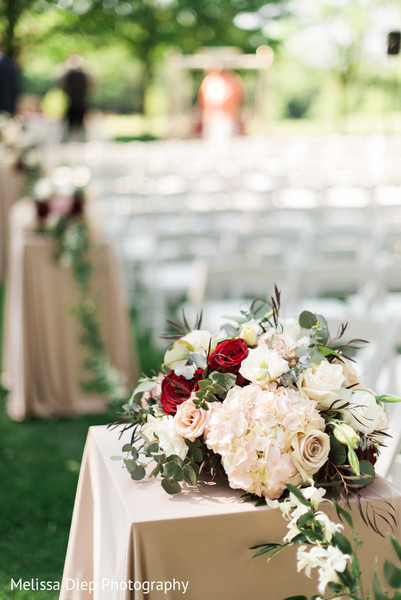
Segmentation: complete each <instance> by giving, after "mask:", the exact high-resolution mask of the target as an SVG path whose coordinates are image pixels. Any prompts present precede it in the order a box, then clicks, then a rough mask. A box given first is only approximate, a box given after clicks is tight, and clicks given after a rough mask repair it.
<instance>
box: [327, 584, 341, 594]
mask: <svg viewBox="0 0 401 600" xmlns="http://www.w3.org/2000/svg"><path fill="white" fill-rule="evenodd" d="M327 587H328V588H329V590H330V592H332V593H333V594H339V593H340V592H342V591H343V586H342V585H341V583H334V581H329V583H328V584H327Z"/></svg>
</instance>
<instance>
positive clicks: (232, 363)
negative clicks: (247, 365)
mask: <svg viewBox="0 0 401 600" xmlns="http://www.w3.org/2000/svg"><path fill="white" fill-rule="evenodd" d="M247 356H248V346H247V343H246V342H245V341H244V340H243V339H242V338H235V339H234V340H225V341H224V342H220V344H217V346H216V348H215V350H214V352H212V353H211V354H210V356H209V360H208V363H209V367H210V370H211V371H219V373H233V374H236V373H238V371H239V369H240V367H241V363H242V361H243V360H244V358H246V357H247ZM241 379H242V380H244V378H243V377H241Z"/></svg>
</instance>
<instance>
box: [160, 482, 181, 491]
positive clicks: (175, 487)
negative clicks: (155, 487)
mask: <svg viewBox="0 0 401 600" xmlns="http://www.w3.org/2000/svg"><path fill="white" fill-rule="evenodd" d="M162 487H163V489H164V491H165V492H167V493H168V494H171V495H173V494H179V493H180V492H181V486H180V484H179V483H177V482H176V481H174V480H173V479H162Z"/></svg>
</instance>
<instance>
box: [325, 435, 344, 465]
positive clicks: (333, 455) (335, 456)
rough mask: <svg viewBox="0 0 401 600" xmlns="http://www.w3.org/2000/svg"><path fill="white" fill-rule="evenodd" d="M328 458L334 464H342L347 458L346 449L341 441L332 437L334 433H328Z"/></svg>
mask: <svg viewBox="0 0 401 600" xmlns="http://www.w3.org/2000/svg"><path fill="white" fill-rule="evenodd" d="M329 458H330V460H331V461H332V462H333V463H334V464H335V465H343V464H344V463H345V461H346V460H347V451H346V448H345V446H344V444H342V443H341V442H339V441H338V440H337V438H335V437H334V435H330V454H329Z"/></svg>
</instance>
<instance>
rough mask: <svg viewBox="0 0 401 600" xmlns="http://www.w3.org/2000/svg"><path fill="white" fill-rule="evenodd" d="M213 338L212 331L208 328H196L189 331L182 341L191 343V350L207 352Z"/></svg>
mask: <svg viewBox="0 0 401 600" xmlns="http://www.w3.org/2000/svg"><path fill="white" fill-rule="evenodd" d="M211 339H212V334H211V333H210V331H207V330H206V329H194V330H193V331H190V332H189V333H187V335H184V337H182V338H181V340H180V341H182V342H186V344H189V346H191V348H189V350H190V351H191V352H202V350H205V351H206V352H207V350H208V348H209V343H210V340H211Z"/></svg>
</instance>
